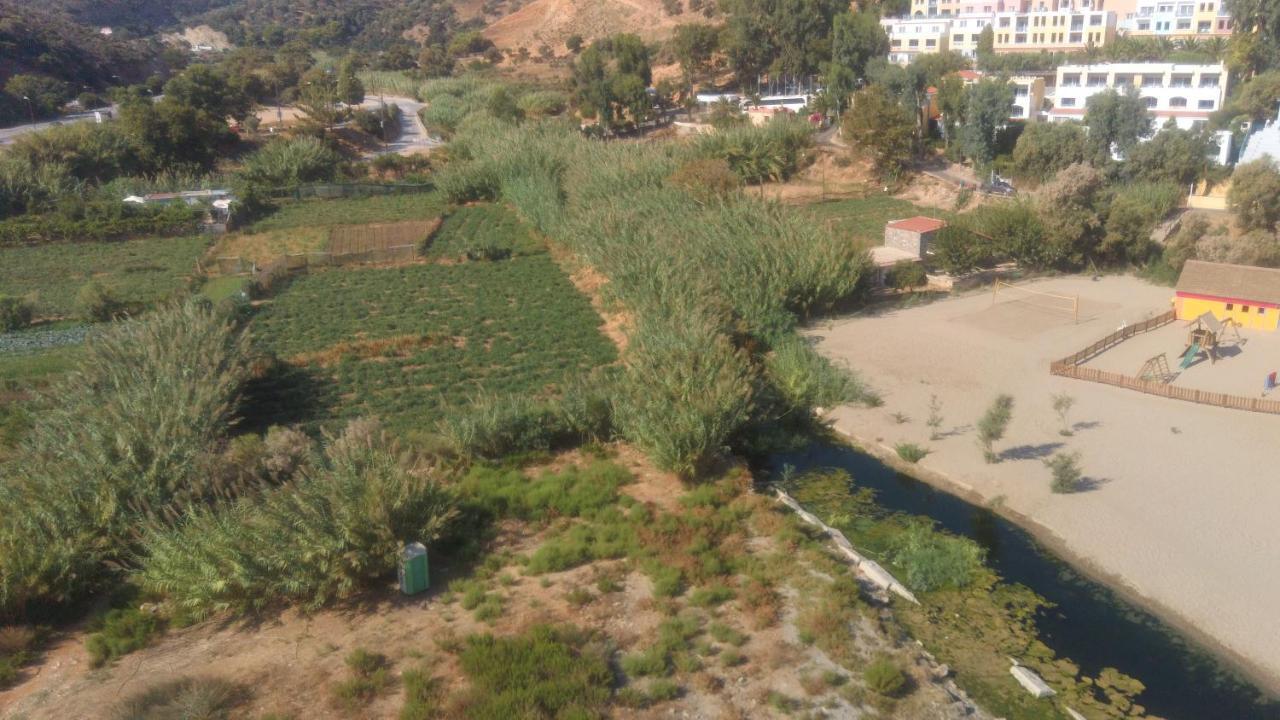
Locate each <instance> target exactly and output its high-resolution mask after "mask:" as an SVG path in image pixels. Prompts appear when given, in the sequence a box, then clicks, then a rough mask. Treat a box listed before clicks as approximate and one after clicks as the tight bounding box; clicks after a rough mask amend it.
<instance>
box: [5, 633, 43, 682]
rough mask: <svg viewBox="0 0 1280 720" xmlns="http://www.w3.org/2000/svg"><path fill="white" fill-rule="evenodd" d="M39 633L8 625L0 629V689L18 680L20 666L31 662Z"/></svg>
mask: <svg viewBox="0 0 1280 720" xmlns="http://www.w3.org/2000/svg"><path fill="white" fill-rule="evenodd" d="M38 637H39V633H37V632H36V630H35V629H33V628H29V627H25V626H20V625H10V626H6V627H0V689H3V688H6V687H8V686H9V685H11V684H13V682H14V681H15V680H17V679H18V673H19V672H20V671H21V670H22V666H23V665H26V664H27V663H28V662H29V661H30V660H31V654H32V651H33V650H34V649H35V646H36V642H37V640H38Z"/></svg>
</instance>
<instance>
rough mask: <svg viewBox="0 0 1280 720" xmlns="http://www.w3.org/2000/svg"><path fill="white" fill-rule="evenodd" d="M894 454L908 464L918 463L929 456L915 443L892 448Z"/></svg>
mask: <svg viewBox="0 0 1280 720" xmlns="http://www.w3.org/2000/svg"><path fill="white" fill-rule="evenodd" d="M893 450H894V452H896V453H898V457H900V458H902V459H903V460H906V461H907V462H909V463H913V464H914V463H918V462H920V461H921V460H923V459H924V458H925V456H926V455H928V454H929V451H928V450H927V449H926V448H922V447H920V446H919V445H916V444H915V443H898V444H897V445H894V446H893Z"/></svg>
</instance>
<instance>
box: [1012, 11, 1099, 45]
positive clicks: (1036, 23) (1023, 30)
mask: <svg viewBox="0 0 1280 720" xmlns="http://www.w3.org/2000/svg"><path fill="white" fill-rule="evenodd" d="M1040 7H1043V6H1040ZM994 27H995V47H994V49H995V51H996V52H997V53H1010V52H1039V51H1045V52H1067V51H1073V50H1083V49H1085V48H1086V47H1088V46H1089V45H1094V46H1097V47H1102V46H1103V45H1106V44H1107V43H1109V42H1111V41H1112V40H1114V39H1115V36H1116V14H1115V13H1114V12H1111V11H1109V10H1092V9H1080V10H1075V9H1070V8H1068V9H1056V10H1051V9H1043V10H1042V9H1036V10H1032V11H1030V12H1002V13H996V16H995V25H994Z"/></svg>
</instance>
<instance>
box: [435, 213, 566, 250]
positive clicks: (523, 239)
mask: <svg viewBox="0 0 1280 720" xmlns="http://www.w3.org/2000/svg"><path fill="white" fill-rule="evenodd" d="M486 250H489V251H490V252H492V251H493V250H497V251H500V252H501V253H502V254H506V255H527V254H529V253H534V252H540V251H541V250H542V246H541V245H540V244H539V243H538V241H537V239H536V238H535V237H534V235H533V233H532V232H531V231H530V230H529V228H528V227H527V226H526V225H525V224H524V223H523V222H521V221H520V218H519V217H517V216H516V214H515V213H514V212H512V211H511V210H510V209H508V208H507V207H506V206H505V205H495V204H488V203H486V204H481V205H469V206H465V207H461V208H458V209H457V210H456V211H454V212H453V213H451V214H450V215H449V217H447V218H445V220H444V224H442V225H441V226H440V229H439V230H438V231H437V232H436V234H435V236H434V237H433V238H432V240H431V246H430V247H429V248H428V249H427V256H428V257H433V258H460V257H465V256H467V255H468V254H471V255H475V254H477V251H480V252H479V254H485V253H484V251H486Z"/></svg>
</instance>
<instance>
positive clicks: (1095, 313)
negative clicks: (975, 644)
mask: <svg viewBox="0 0 1280 720" xmlns="http://www.w3.org/2000/svg"><path fill="white" fill-rule="evenodd" d="M1032 287H1034V288H1036V289H1039V290H1046V291H1048V292H1053V293H1058V294H1079V296H1080V298H1081V303H1080V304H1081V321H1080V323H1079V324H1078V325H1076V324H1073V323H1072V320H1071V317H1070V314H1069V313H1067V312H1062V311H1055V310H1051V309H1049V307H1050V305H1051V304H1050V303H1042V302H1039V301H1030V300H1029V301H1027V302H1013V303H1006V302H1002V303H1000V304H997V305H995V306H993V305H992V296H991V294H990V292H989V291H988V292H976V293H973V294H970V295H967V296H964V297H959V298H954V299H949V300H945V301H939V302H935V303H932V304H928V305H924V306H921V307H915V308H911V309H894V310H886V311H883V312H880V313H878V314H864V315H861V316H857V317H851V318H844V319H839V320H835V321H833V322H829V323H825V324H820V325H816V326H814V327H812V328H811V330H810V334H811V336H812V337H813V338H814V339H815V341H816V342H817V343H818V344H819V348H820V350H821V351H822V352H823V353H824V354H826V355H828V356H829V357H832V358H836V359H838V360H842V361H847V362H849V363H850V364H851V365H853V366H854V367H856V368H858V369H859V370H860V371H861V372H862V373H864V375H865V377H866V379H867V381H868V382H869V384H871V385H872V386H873V387H874V388H875V389H876V390H878V391H879V392H881V393H882V394H883V396H884V400H885V404H884V406H883V407H881V408H877V409H864V408H855V407H840V408H837V409H836V410H835V411H833V413H832V416H833V418H834V419H835V422H836V424H837V427H838V428H839V429H840V430H842V431H845V432H848V433H851V434H853V435H854V436H856V437H858V438H860V439H861V440H863V441H864V442H866V443H868V444H873V445H874V444H877V443H879V444H882V445H884V446H887V447H892V446H893V445H895V444H896V443H899V442H913V443H917V444H920V445H922V446H926V447H928V448H929V450H930V451H931V452H930V454H929V455H928V456H927V457H926V458H925V459H924V460H922V461H921V463H920V464H921V465H922V466H923V467H924V468H926V469H927V470H932V471H936V472H938V473H941V474H943V475H945V476H946V477H947V478H949V479H950V480H951V481H953V482H954V483H955V484H957V485H959V486H961V487H962V488H965V489H971V490H972V491H973V492H975V493H977V494H978V495H979V496H981V497H982V498H984V499H986V500H988V501H992V502H995V501H996V500H997V499H998V500H999V502H1002V503H1003V504H1004V505H1005V506H1006V507H1007V508H1009V509H1010V510H1012V511H1015V512H1017V513H1020V514H1022V515H1025V516H1027V517H1028V518H1030V520H1031V521H1032V523H1033V525H1039V526H1041V527H1042V528H1043V529H1045V530H1046V531H1047V532H1046V533H1042V534H1043V535H1045V536H1046V537H1047V538H1048V539H1050V540H1060V541H1061V542H1062V543H1063V544H1064V545H1065V546H1066V548H1067V549H1068V550H1069V551H1070V553H1071V554H1074V555H1076V556H1078V557H1080V558H1083V560H1084V561H1085V562H1086V564H1088V565H1090V566H1092V567H1094V568H1095V569H1097V570H1098V571H1101V572H1103V573H1107V574H1111V575H1115V576H1119V577H1120V578H1122V579H1123V581H1124V583H1123V584H1127V585H1128V587H1129V588H1130V589H1131V590H1133V591H1134V592H1136V593H1137V594H1139V595H1140V596H1142V597H1144V598H1146V599H1148V600H1150V601H1152V602H1153V603H1154V604H1155V605H1156V606H1157V607H1159V608H1162V609H1163V610H1164V611H1166V614H1167V615H1168V616H1170V618H1171V619H1173V620H1175V621H1177V620H1182V621H1183V622H1182V624H1183V625H1184V626H1190V627H1193V628H1195V629H1197V630H1199V631H1201V632H1202V633H1204V634H1206V635H1208V636H1209V637H1210V638H1211V639H1212V640H1216V641H1218V642H1220V643H1221V644H1223V645H1225V646H1227V647H1229V648H1230V649H1231V650H1233V651H1235V652H1237V653H1239V654H1240V656H1242V657H1243V658H1245V659H1246V660H1247V661H1248V662H1249V663H1252V665H1253V667H1254V669H1255V670H1256V671H1257V672H1256V674H1257V675H1259V676H1260V677H1262V679H1263V680H1266V678H1267V676H1269V677H1270V678H1271V679H1272V680H1273V682H1272V685H1273V686H1274V685H1275V682H1274V681H1275V680H1277V679H1280V644H1277V643H1276V642H1275V638H1276V637H1277V636H1280V622H1277V620H1276V617H1275V614H1274V613H1273V612H1272V611H1271V608H1272V607H1274V606H1275V605H1276V604H1277V603H1280V576H1277V575H1276V574H1275V573H1273V572H1269V571H1268V570H1266V568H1270V567H1274V565H1275V552H1274V547H1275V541H1277V540H1280V533H1278V531H1277V529H1276V527H1277V526H1276V523H1275V518H1274V516H1275V508H1276V507H1280V485H1278V484H1277V483H1276V482H1275V477H1274V475H1275V473H1274V472H1273V471H1271V470H1270V469H1271V468H1275V467H1280V444H1277V443H1276V437H1277V436H1278V435H1280V417H1275V416H1269V415H1261V414H1256V413H1247V412H1241V411H1234V410H1227V409H1222V408H1214V407H1208V406H1202V405H1196V404H1192V403H1188V402H1180V401H1176V400H1170V399H1164V398H1159V397H1153V396H1148V395H1143V394H1140V393H1137V392H1133V391H1130V390H1124V389H1121V388H1115V387H1110V386H1105V385H1100V384H1097V383H1089V382H1084V381H1080V380H1073V379H1068V378H1061V377H1053V376H1050V375H1049V371H1048V368H1049V362H1050V361H1051V360H1054V359H1057V358H1061V357H1064V356H1066V355H1069V354H1071V353H1073V352H1075V351H1077V350H1079V349H1081V348H1083V347H1084V346H1086V345H1088V344H1089V343H1091V342H1093V341H1094V340H1097V339H1099V338H1101V337H1103V336H1104V335H1106V334H1107V333H1109V332H1111V331H1113V330H1115V329H1116V328H1117V327H1119V326H1120V324H1121V323H1122V322H1129V323H1133V322H1136V321H1140V320H1143V319H1145V318H1147V317H1150V316H1153V315H1156V314H1159V313H1161V312H1163V311H1165V310H1167V309H1168V308H1169V302H1170V297H1171V292H1170V290H1169V289H1168V288H1164V287H1156V286H1152V285H1148V284H1147V283H1145V282H1143V281H1140V280H1137V279H1135V278H1132V277H1106V278H1102V279H1101V280H1097V281H1091V280H1089V279H1087V278H1081V277H1070V278H1060V279H1053V280H1045V281H1040V282H1036V283H1034V284H1033V285H1032ZM1174 327H1176V328H1178V330H1181V331H1183V332H1185V329H1183V328H1181V325H1180V324H1178V325H1176V326H1174ZM1169 333H1173V334H1177V331H1176V330H1169ZM1169 333H1159V332H1157V333H1153V334H1152V336H1151V337H1150V338H1149V339H1142V338H1139V339H1138V341H1139V342H1138V344H1136V345H1134V346H1133V348H1132V349H1131V348H1127V347H1126V346H1125V345H1123V344H1122V345H1121V346H1120V347H1118V348H1116V349H1115V350H1112V351H1109V352H1108V353H1105V354H1104V355H1103V356H1101V357H1100V358H1098V360H1097V361H1096V362H1097V363H1099V365H1100V366H1104V365H1107V364H1110V363H1113V362H1114V363H1115V365H1116V367H1114V368H1108V369H1115V370H1122V371H1124V372H1126V373H1129V374H1134V373H1136V372H1137V370H1138V366H1139V365H1141V361H1142V359H1145V358H1141V357H1138V356H1141V355H1150V354H1154V352H1156V351H1157V350H1156V349H1152V348H1146V347H1143V346H1142V343H1148V342H1149V343H1153V344H1154V346H1158V347H1159V349H1164V350H1167V351H1168V352H1170V353H1171V360H1172V354H1173V353H1176V352H1177V351H1179V350H1181V342H1180V340H1179V339H1178V338H1169V337H1166V336H1167V335H1168V334H1169ZM1255 343H1256V344H1255ZM1274 346H1275V345H1274V341H1272V340H1271V339H1270V338H1268V339H1267V340H1258V339H1257V338H1250V339H1249V341H1248V342H1247V343H1246V344H1245V346H1244V348H1243V350H1242V355H1241V357H1232V358H1227V359H1225V360H1221V361H1219V362H1218V364H1217V365H1216V366H1212V367H1210V366H1208V365H1207V364H1206V363H1202V364H1198V365H1196V366H1193V367H1192V368H1191V369H1190V370H1188V371H1187V372H1186V374H1185V376H1184V378H1180V379H1179V380H1178V382H1179V384H1181V383H1183V382H1184V381H1185V382H1187V383H1192V382H1199V380H1197V378H1201V377H1203V378H1208V376H1210V375H1214V376H1218V375H1219V374H1221V375H1223V376H1229V375H1232V374H1235V373H1236V371H1237V369H1239V376H1238V381H1239V382H1240V383H1242V384H1243V386H1244V387H1251V388H1254V392H1258V391H1260V389H1261V382H1262V378H1261V376H1260V375H1258V373H1257V370H1256V369H1255V368H1252V367H1246V363H1244V362H1243V359H1244V356H1247V355H1251V354H1254V353H1255V349H1256V350H1257V351H1258V354H1263V352H1262V351H1263V349H1264V348H1266V347H1274ZM1117 351H1119V352H1117ZM1113 353H1114V354H1113ZM1134 353H1136V354H1134ZM1108 356H1110V357H1108ZM1135 360H1136V362H1135ZM1272 361H1273V362H1276V363H1278V364H1280V359H1277V358H1276V357H1275V355H1274V354H1272ZM1174 367H1175V368H1176V364H1175V366H1174ZM1224 382H1225V381H1224ZM1232 382H1235V380H1233V381H1232ZM1002 392H1003V393H1008V394H1010V395H1012V396H1013V397H1014V410H1013V422H1012V424H1011V426H1010V429H1009V432H1008V434H1007V436H1006V437H1005V439H1004V440H1003V441H1002V442H1000V443H997V446H996V450H997V451H998V452H1001V454H1002V458H1003V460H1002V462H1000V463H998V464H995V465H988V464H986V463H984V462H983V459H982V454H981V452H980V451H979V448H978V447H977V445H976V444H975V440H976V435H975V431H974V424H975V422H976V421H977V420H978V418H979V416H980V415H981V414H982V413H983V411H984V409H985V408H986V407H987V405H988V404H990V403H991V401H992V399H993V398H994V397H995V396H996V394H998V393H1002ZM1055 393H1067V394H1070V395H1071V396H1073V397H1074V398H1075V399H1076V403H1075V407H1074V408H1073V409H1072V410H1071V412H1070V415H1069V417H1068V424H1069V426H1070V429H1071V430H1072V432H1073V434H1072V435H1070V436H1063V435H1061V434H1060V433H1059V430H1060V428H1061V424H1060V422H1059V419H1058V417H1057V415H1056V414H1055V412H1054V410H1053V409H1052V399H1051V396H1052V395H1053V394H1055ZM931 396H936V397H937V399H938V401H939V403H940V405H941V409H940V411H939V414H940V415H941V416H942V417H943V419H944V422H943V424H942V426H941V431H942V432H941V437H940V438H939V439H937V440H933V441H930V439H929V435H930V433H929V430H928V428H926V427H925V424H924V420H925V418H926V417H927V416H928V415H929V402H930V397H931ZM895 414H900V415H898V416H896V417H895ZM1059 451H1079V452H1080V453H1081V462H1082V465H1083V468H1084V471H1085V474H1086V476H1087V487H1088V490H1087V491H1086V492H1082V493H1078V494H1072V495H1055V494H1052V493H1051V492H1050V489H1049V472H1048V470H1047V469H1046V468H1045V467H1043V466H1042V464H1041V462H1040V461H1041V460H1042V459H1044V458H1046V457H1048V456H1050V455H1051V454H1052V453H1054V452H1059Z"/></svg>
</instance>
